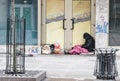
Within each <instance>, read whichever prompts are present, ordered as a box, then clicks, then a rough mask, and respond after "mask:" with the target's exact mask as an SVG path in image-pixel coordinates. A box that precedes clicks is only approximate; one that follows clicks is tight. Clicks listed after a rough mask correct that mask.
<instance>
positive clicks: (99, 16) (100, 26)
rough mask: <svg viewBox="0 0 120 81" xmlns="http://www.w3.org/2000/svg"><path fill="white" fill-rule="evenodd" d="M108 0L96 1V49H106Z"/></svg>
mask: <svg viewBox="0 0 120 81" xmlns="http://www.w3.org/2000/svg"><path fill="white" fill-rule="evenodd" d="M108 19H109V0H96V28H95V29H96V31H95V40H96V48H106V47H108V27H109V20H108Z"/></svg>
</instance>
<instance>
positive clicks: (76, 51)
mask: <svg viewBox="0 0 120 81" xmlns="http://www.w3.org/2000/svg"><path fill="white" fill-rule="evenodd" d="M88 52H89V51H88V50H87V49H85V48H82V47H81V45H75V46H74V47H73V49H71V50H69V53H70V54H80V53H88Z"/></svg>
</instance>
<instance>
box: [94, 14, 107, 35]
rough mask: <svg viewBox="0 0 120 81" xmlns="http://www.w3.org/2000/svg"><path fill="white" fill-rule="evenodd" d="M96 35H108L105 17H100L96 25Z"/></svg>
mask: <svg viewBox="0 0 120 81" xmlns="http://www.w3.org/2000/svg"><path fill="white" fill-rule="evenodd" d="M96 33H108V22H107V21H105V16H103V15H101V16H100V18H99V20H98V23H97V24H96Z"/></svg>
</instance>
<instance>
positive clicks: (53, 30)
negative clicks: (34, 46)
mask: <svg viewBox="0 0 120 81" xmlns="http://www.w3.org/2000/svg"><path fill="white" fill-rule="evenodd" d="M91 3H92V0H51V1H50V0H42V5H43V6H42V11H43V12H42V36H41V37H42V41H41V43H42V44H54V43H56V42H57V43H59V44H60V46H61V48H62V49H64V50H67V49H71V48H72V47H73V46H74V45H81V44H83V43H84V39H83V34H84V33H85V32H87V33H89V34H91V28H92V26H91V22H92V19H91Z"/></svg>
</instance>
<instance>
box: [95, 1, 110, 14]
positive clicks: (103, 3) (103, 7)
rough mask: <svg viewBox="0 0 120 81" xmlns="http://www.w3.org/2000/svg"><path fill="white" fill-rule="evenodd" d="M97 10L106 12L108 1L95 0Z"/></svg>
mask: <svg viewBox="0 0 120 81" xmlns="http://www.w3.org/2000/svg"><path fill="white" fill-rule="evenodd" d="M96 3H97V4H96V5H97V12H98V13H107V12H108V9H109V8H108V7H109V6H108V4H109V2H108V1H107V0H103V1H99V0H97V2H96Z"/></svg>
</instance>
